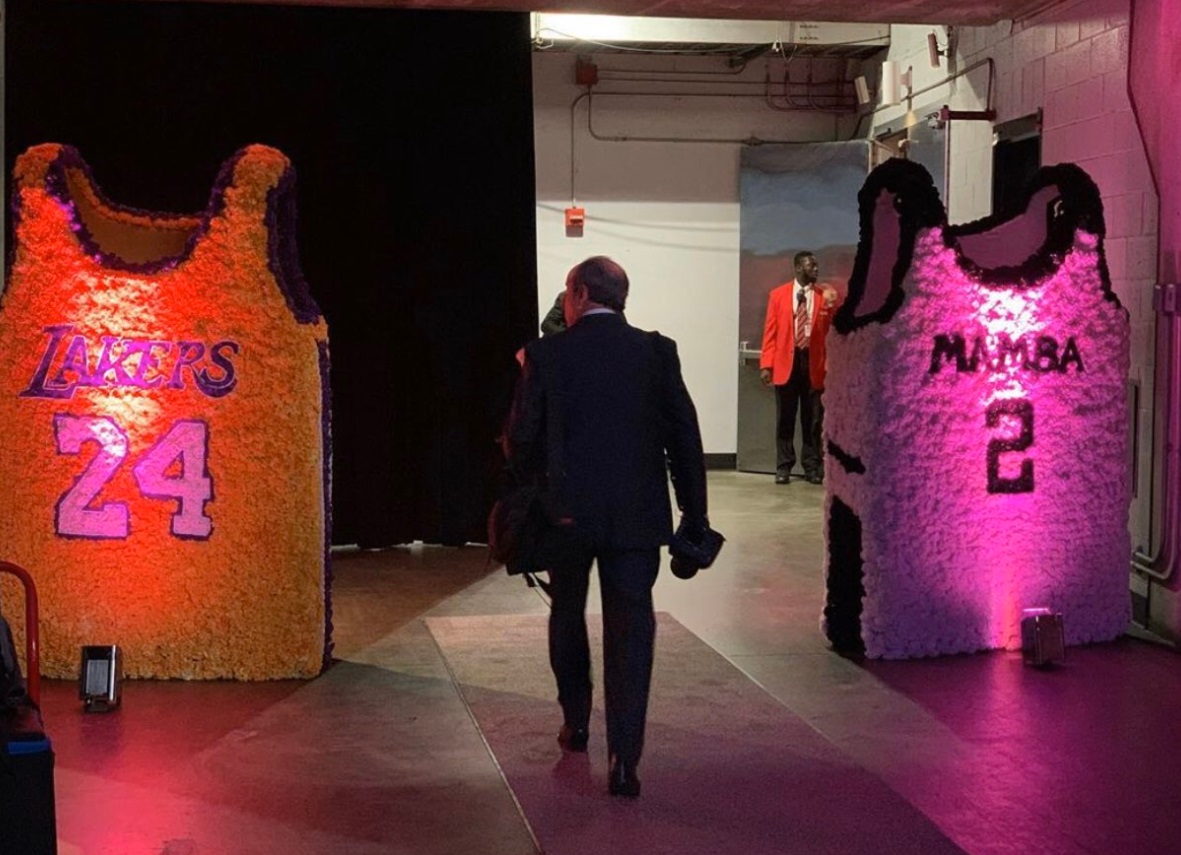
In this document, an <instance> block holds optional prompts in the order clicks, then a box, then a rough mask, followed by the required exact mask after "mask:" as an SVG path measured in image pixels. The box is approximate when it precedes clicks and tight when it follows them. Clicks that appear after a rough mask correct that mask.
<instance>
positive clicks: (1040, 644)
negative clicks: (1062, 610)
mask: <svg viewBox="0 0 1181 855" xmlns="http://www.w3.org/2000/svg"><path fill="white" fill-rule="evenodd" d="M1021 658H1022V660H1023V661H1024V662H1025V664H1026V665H1036V666H1039V667H1045V666H1048V665H1053V664H1054V663H1056V662H1063V661H1065V660H1066V637H1065V633H1064V632H1063V629H1062V615H1061V614H1059V613H1057V612H1055V611H1053V610H1052V609H1048V608H1045V607H1042V606H1039V607H1036V608H1029V609H1022V610H1021Z"/></svg>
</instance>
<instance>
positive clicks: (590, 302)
mask: <svg viewBox="0 0 1181 855" xmlns="http://www.w3.org/2000/svg"><path fill="white" fill-rule="evenodd" d="M627 289H628V280H627V273H626V272H625V271H624V269H623V268H622V267H620V266H619V264H617V263H616V262H614V261H612V260H611V259H610V258H608V257H607V256H605V255H595V256H592V257H590V258H588V259H587V260H586V261H583V262H582V263H580V264H576V265H575V266H574V267H573V268H571V270H570V273H569V274H567V276H566V304H565V308H566V325H567V326H572V325H573V324H574V322H575V321H577V320H578V319H579V318H580V317H582V316H583V314H585V313H586V312H587V311H589V310H590V309H595V308H600V307H601V308H607V309H613V310H614V311H616V312H622V311H623V307H624V305H625V304H626V303H627Z"/></svg>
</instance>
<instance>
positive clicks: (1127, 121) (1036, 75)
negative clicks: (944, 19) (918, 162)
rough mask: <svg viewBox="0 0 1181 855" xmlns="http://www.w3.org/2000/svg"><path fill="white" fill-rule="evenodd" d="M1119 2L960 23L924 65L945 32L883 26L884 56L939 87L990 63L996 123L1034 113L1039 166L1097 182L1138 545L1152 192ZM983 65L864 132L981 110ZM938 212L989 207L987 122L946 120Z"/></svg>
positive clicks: (1079, 2) (1145, 469) (960, 217)
mask: <svg viewBox="0 0 1181 855" xmlns="http://www.w3.org/2000/svg"><path fill="white" fill-rule="evenodd" d="M1129 10H1130V0H1075V2H1066V3H1062V4H1059V5H1057V6H1053V7H1051V8H1049V9H1046V10H1045V11H1043V12H1042V13H1040V14H1038V15H1035V16H1033V17H1031V18H1028V19H1025V20H1023V21H1020V22H1016V23H1015V22H1012V21H1002V22H1000V23H998V24H996V25H994V26H991V27H962V28H958V29H957V30H955V32H954V42H955V44H956V47H957V50H956V51H955V57H954V59H955V65H952V66H950V68H949V66H948V64H947V60H946V58H945V59H944V66H943V68H942V69H938V70H936V69H933V68H931V66H930V62H929V60H928V56H927V41H926V40H927V34H928V33H930V32H931V31H932V29H934V31H935V33H936V38H937V40H938V41H939V43H940V44H946V43H947V41H948V33H947V30H946V29H944V28H931V27H894V28H893V29H892V31H891V47H890V51H889V58H890V59H897V60H899V62H901V63H902V65H903V67H905V66H907V65H910V66H912V67H913V70H914V72H913V73H914V89H915V90H916V91H917V90H922V89H924V88H926V87H929V86H932V85H933V84H937V83H939V81H940V80H941V79H943V78H946V77H947V76H948V74H949V70H950V71H951V72H954V71H955V70H956V69H967V68H968V67H970V66H973V65H976V64H977V63H981V62H983V61H984V60H987V59H990V58H991V60H992V61H993V63H994V65H995V72H996V74H995V80H994V82H993V86H994V92H993V106H995V108H996V110H997V118H996V121H997V122H998V123H999V122H1006V121H1009V120H1012V119H1017V118H1021V117H1023V116H1027V115H1030V114H1032V113H1034V112H1036V111H1037V109H1038V108H1041V109H1042V110H1043V132H1042V162H1043V163H1046V164H1054V163H1064V162H1071V163H1076V164H1078V165H1079V166H1081V167H1083V168H1084V169H1085V170H1087V172H1088V173H1089V174H1090V175H1091V177H1092V178H1093V179H1094V181H1095V183H1096V184H1098V186H1099V190H1100V192H1101V194H1102V196H1103V206H1104V216H1105V219H1106V223H1107V240H1106V249H1107V260H1108V266H1109V267H1110V271H1111V277H1112V286H1113V288H1114V290H1115V292H1116V293H1117V294H1118V295H1119V298H1120V301H1121V302H1122V303H1123V304H1124V306H1125V307H1126V308H1127V310H1128V312H1129V314H1130V317H1131V324H1132V373H1131V378H1130V379H1131V380H1132V381H1133V382H1136V383H1139V384H1140V409H1139V412H1138V414H1137V416H1138V423H1139V433H1138V446H1139V449H1140V456H1139V459H1138V460H1137V470H1138V482H1139V491H1138V494H1137V496H1136V498H1135V500H1134V503H1133V506H1132V512H1131V518H1130V520H1129V527H1130V530H1131V532H1132V538H1133V543H1134V544H1137V545H1142V546H1145V547H1147V546H1149V544H1148V543H1147V540H1148V535H1149V531H1150V525H1149V523H1150V521H1149V511H1150V502H1149V496H1148V486H1147V485H1148V484H1149V483H1150V477H1151V464H1152V459H1151V450H1150V449H1151V445H1150V443H1151V440H1152V433H1151V424H1152V407H1153V402H1152V378H1153V365H1154V362H1155V359H1154V351H1153V330H1154V327H1155V316H1154V312H1153V309H1152V288H1153V285H1154V283H1155V273H1156V249H1157V224H1156V211H1157V197H1156V192H1155V189H1154V187H1153V184H1152V180H1151V175H1150V172H1149V168H1148V161H1147V157H1146V155H1145V153H1144V148H1143V145H1142V143H1141V141H1140V136H1139V131H1138V130H1137V127H1136V123H1135V118H1134V116H1133V114H1132V108H1131V104H1130V102H1129V99H1128V94H1127V67H1128V22H1129V16H1130V11H1129ZM987 89H988V66H987V65H986V64H985V65H981V66H979V67H978V68H976V69H975V70H974V71H971V72H969V73H967V74H965V75H963V76H962V77H960V78H959V79H958V80H955V81H952V82H950V83H947V84H945V85H938V86H935V88H934V89H932V90H931V91H930V92H926V93H922V94H920V95H918V96H916V98H915V99H914V102H913V105H912V106H911V109H910V111H909V113H908V111H907V105H906V104H905V103H904V104H903V105H902V106H900V107H898V108H892V109H884V110H880V111H879V112H878V113H877V114H876V117H875V133H877V132H879V131H881V130H884V129H885V128H887V127H889V128H892V129H894V130H897V129H899V128H900V127H902V126H904V125H908V124H910V123H912V122H915V121H922V120H923V117H924V116H925V115H926V114H927V113H929V112H931V111H932V110H935V109H938V107H939V106H941V105H943V104H949V105H950V106H951V108H952V109H957V110H982V109H984V108H985V106H986V97H987ZM950 164H951V169H950V175H951V180H950V204H949V206H948V210H949V219H950V220H951V221H952V222H966V221H970V220H975V219H979V218H981V217H984V216H987V215H988V214H990V213H991V186H992V129H991V126H990V125H989V124H988V123H987V122H962V123H960V122H953V123H952V134H951V145H950Z"/></svg>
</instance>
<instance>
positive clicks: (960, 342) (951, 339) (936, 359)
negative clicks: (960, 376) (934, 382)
mask: <svg viewBox="0 0 1181 855" xmlns="http://www.w3.org/2000/svg"><path fill="white" fill-rule="evenodd" d="M941 358H942V360H941ZM953 359H954V360H955V370H956V371H967V370H968V360H967V357H966V356H965V355H964V337H963V336H962V335H952V336H946V335H937V336H935V346H934V348H933V349H932V350H931V368H930V370H929V372H928V373H930V374H938V373H939V369H941V368H942V367H943V365H944V363H945V362H950V361H951V360H953Z"/></svg>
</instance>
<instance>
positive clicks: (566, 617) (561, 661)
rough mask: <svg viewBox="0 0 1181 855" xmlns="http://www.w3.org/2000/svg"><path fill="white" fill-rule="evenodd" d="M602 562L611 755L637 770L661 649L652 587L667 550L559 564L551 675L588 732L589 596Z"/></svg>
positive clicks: (569, 718) (554, 578) (570, 719)
mask: <svg viewBox="0 0 1181 855" xmlns="http://www.w3.org/2000/svg"><path fill="white" fill-rule="evenodd" d="M596 560H597V562H598V566H599V587H600V593H601V596H602V603H603V682H604V684H605V686H604V689H605V696H606V713H607V751H608V753H609V754H610V755H612V756H618V757H620V758H621V759H623V760H625V761H630V762H633V763H634V762H638V761H639V759H640V754H641V753H642V752H643V749H644V726H645V722H646V720H647V716H648V690H649V687H650V685H651V682H652V656H653V650H654V646H655V642H656V616H655V615H654V614H653V612H652V586H653V585H654V584H655V583H656V574H657V573H658V572H659V570H660V549H659V547H652V548H650V549H634V550H615V551H611V550H599V551H598V552H597V554H596V553H594V552H591V551H589V550H587V551H574V552H572V553H571V554H570V555H568V556H564V557H563V559H562V560H561V561H556V562H555V563H554V567H553V569H552V570H551V571H550V580H551V588H550V595H551V597H552V599H553V602H552V610H551V611H550V619H549V655H550V667H551V668H552V669H553V672H554V677H555V678H556V679H557V684H558V703H559V704H561V706H562V713H563V715H564V716H565V723H566V724H568V725H570V726H571V727H586V726H587V724H588V722H589V721H590V712H591V695H592V686H591V663H590V644H589V642H588V640H587V631H586V595H587V587H588V585H589V582H590V568H591V564H592V563H593V562H595V561H596Z"/></svg>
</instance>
